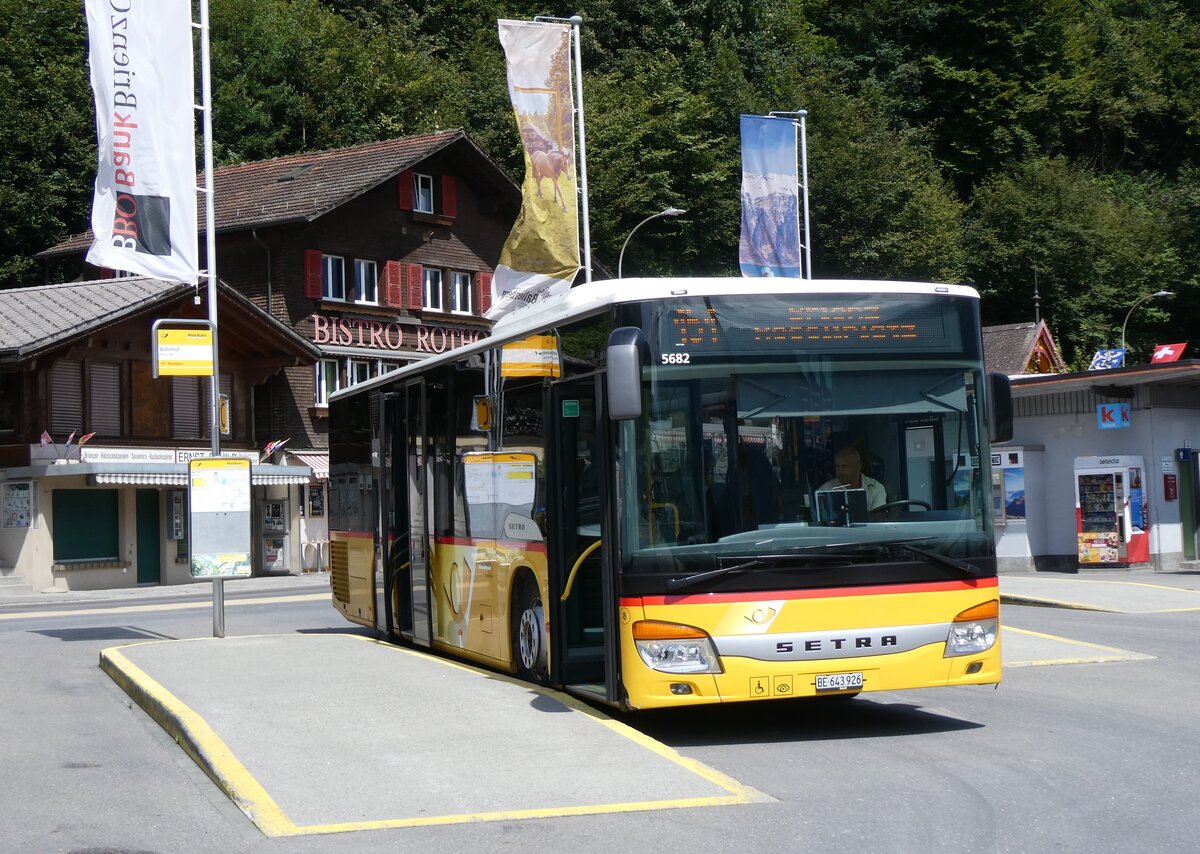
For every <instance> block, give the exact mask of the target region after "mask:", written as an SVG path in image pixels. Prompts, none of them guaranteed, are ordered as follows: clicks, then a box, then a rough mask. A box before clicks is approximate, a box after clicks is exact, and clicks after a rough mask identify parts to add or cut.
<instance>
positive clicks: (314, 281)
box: [304, 249, 324, 299]
mask: <svg viewBox="0 0 1200 854" xmlns="http://www.w3.org/2000/svg"><path fill="white" fill-rule="evenodd" d="M321 277H322V272H321V250H320V249H305V250H304V295H305V296H306V297H308V298H309V299H320V298H321V294H322V292H323V290H324V287H323V286H322V283H321Z"/></svg>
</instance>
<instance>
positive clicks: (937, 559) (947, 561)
mask: <svg viewBox="0 0 1200 854" xmlns="http://www.w3.org/2000/svg"><path fill="white" fill-rule="evenodd" d="M895 546H896V547H897V548H899V549H901V550H903V551H906V552H909V553H910V554H915V555H919V556H920V557H923V558H926V559H928V560H931V561H933V562H934V563H940V564H941V565H942V566H948V567H951V568H952V569H959V570H962V571H963V572H965V573H966V574H967V575H973V576H975V577H976V578H982V577H983V576H985V575H987V574H988V573H987V572H985V571H984V570H982V569H980V568H979V567H977V566H975V564H973V563H967V562H966V561H965V560H959V559H958V558H956V557H950V555H944V554H940V553H938V552H931V551H928V550H927V549H919V548H917V547H916V546H914V545H910V544H908V543H896V544H895Z"/></svg>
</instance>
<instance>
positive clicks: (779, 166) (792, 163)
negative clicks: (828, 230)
mask: <svg viewBox="0 0 1200 854" xmlns="http://www.w3.org/2000/svg"><path fill="white" fill-rule="evenodd" d="M796 139H797V135H796V123H795V122H793V121H792V120H791V119H787V118H775V117H772V116H746V115H744V116H742V237H741V241H740V242H739V244H738V263H739V265H740V266H741V269H742V275H744V276H791V277H793V278H798V277H799V276H800V204H799V182H798V180H797V171H796Z"/></svg>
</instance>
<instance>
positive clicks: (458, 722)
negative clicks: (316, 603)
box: [100, 634, 771, 836]
mask: <svg viewBox="0 0 1200 854" xmlns="http://www.w3.org/2000/svg"><path fill="white" fill-rule="evenodd" d="M100 666H101V668H103V669H104V671H105V672H106V673H108V674H109V676H111V677H112V678H113V680H114V681H116V682H117V684H119V685H120V686H121V687H122V688H123V689H124V690H125V691H126V693H128V694H129V696H130V697H131V698H133V699H134V700H135V701H136V702H137V703H138V705H140V706H141V707H142V708H143V709H145V710H146V712H147V713H148V714H149V715H150V716H151V717H153V718H154V719H155V720H156V721H158V722H159V724H160V725H162V727H163V728H164V729H165V730H166V731H167V732H168V733H169V734H170V735H171V736H172V737H173V738H174V739H175V740H176V741H177V742H178V743H179V744H180V746H181V747H183V749H184V750H185V751H186V752H187V753H188V755H189V756H191V757H192V758H193V759H194V760H195V761H196V763H197V764H198V765H199V766H200V767H201V768H202V769H203V770H204V771H205V773H207V774H208V776H209V777H210V778H212V780H213V781H214V782H215V783H216V784H217V786H218V787H220V788H221V790H222V791H223V792H225V793H226V794H227V795H228V796H229V798H230V799H231V800H232V801H233V802H234V803H235V804H237V806H238V807H239V808H241V810H242V811H243V812H244V813H246V815H247V816H249V817H250V819H251V820H253V821H254V823H255V824H256V825H257V826H258V827H259V829H260V830H262V832H263V833H264V834H266V835H267V836H295V835H301V834H323V833H338V832H343V831H351V830H371V829H381V828H394V827H413V826H418V825H436V824H458V823H465V822H477V821H501V820H503V821H510V820H513V819H520V818H545V817H550V816H568V815H588V814H596V813H612V812H630V811H635V810H654V809H668V808H680V807H696V806H706V807H711V806H721V805H733V804H746V803H755V802H764V801H770V800H771V798H769V797H768V796H766V795H763V794H762V793H760V792H758V791H756V790H754V789H751V788H749V787H747V786H743V785H742V784H740V783H738V782H737V781H736V780H733V779H731V778H729V777H727V776H726V775H724V774H722V773H720V772H719V771H716V770H714V769H711V768H708V767H707V766H704V765H702V764H701V763H699V762H696V761H695V760H692V759H688V758H686V757H684V756H682V755H680V754H679V753H677V752H676V751H674V750H672V749H671V748H669V747H667V746H665V745H663V744H661V743H659V742H657V741H654V740H653V739H651V738H649V737H647V736H645V735H643V734H641V733H639V732H637V731H635V730H633V729H631V728H629V727H627V726H625V725H624V724H621V723H618V722H617V721H614V720H612V719H611V718H609V717H607V716H606V715H604V714H602V713H600V712H597V711H595V710H594V709H591V708H589V707H587V706H586V705H584V704H582V703H580V702H578V701H576V700H574V699H572V698H570V697H568V696H567V695H565V694H561V693H558V692H556V691H550V690H547V689H543V688H538V687H535V686H533V685H530V684H527V683H523V682H518V681H517V680H515V679H511V678H509V677H507V676H503V675H500V674H495V673H489V672H486V671H482V670H478V669H476V668H474V667H469V666H466V665H463V664H459V663H456V662H452V661H449V660H446V659H443V658H436V657H433V656H430V655H426V654H424V653H422V652H417V651H414V650H409V649H402V648H400V647H396V646H392V645H389V644H384V643H381V642H378V641H372V640H370V639H368V638H363V637H360V636H352V635H302V634H296V635H272V636H260V637H237V638H219V639H212V638H206V639H196V640H181V641H161V642H150V643H142V644H134V645H131V646H123V647H114V648H111V649H106V650H104V651H103V652H102V653H101V654H100ZM284 719H287V720H288V721H289V725H288V726H285V727H281V726H279V721H280V720H284ZM535 746H536V747H535Z"/></svg>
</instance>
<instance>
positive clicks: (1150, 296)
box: [1121, 291, 1175, 350]
mask: <svg viewBox="0 0 1200 854" xmlns="http://www.w3.org/2000/svg"><path fill="white" fill-rule="evenodd" d="M1173 296H1175V292H1174V291H1155V292H1154V293H1152V294H1146V295H1145V296H1144V297H1142V298H1141V299H1139V300H1138V301H1137V302H1135V303H1134V304H1133V305H1131V306H1129V311H1127V312H1125V321H1124V322H1123V323H1122V324H1121V349H1122V350H1124V349H1125V327H1126V326H1127V325H1128V324H1129V318H1130V316H1131V315H1132V314H1133V310H1134V309H1135V308H1137V307H1138V306H1139V305H1141V304H1142V303H1144V302H1145V301H1146V300H1148V299H1154V298H1155V297H1173Z"/></svg>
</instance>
